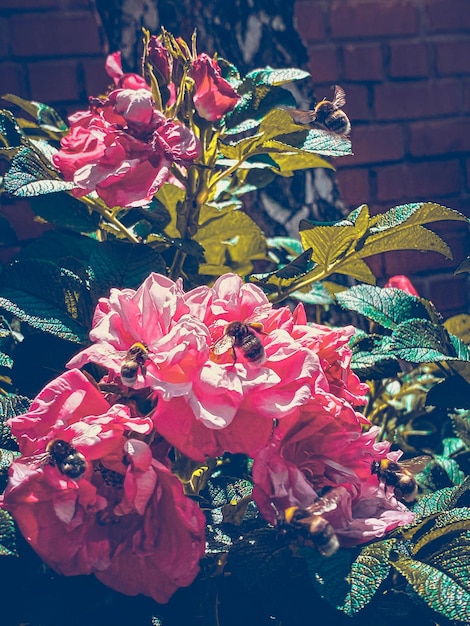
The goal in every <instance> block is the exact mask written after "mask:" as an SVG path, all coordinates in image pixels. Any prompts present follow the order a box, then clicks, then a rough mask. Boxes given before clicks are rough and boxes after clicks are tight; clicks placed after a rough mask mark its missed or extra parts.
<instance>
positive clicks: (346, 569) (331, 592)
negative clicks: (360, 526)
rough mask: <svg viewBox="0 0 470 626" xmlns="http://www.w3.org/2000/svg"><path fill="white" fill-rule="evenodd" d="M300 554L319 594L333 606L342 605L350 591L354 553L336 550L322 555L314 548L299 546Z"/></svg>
mask: <svg viewBox="0 0 470 626" xmlns="http://www.w3.org/2000/svg"><path fill="white" fill-rule="evenodd" d="M298 552H299V554H300V556H302V557H303V558H304V559H305V563H306V565H307V570H308V573H309V576H310V580H311V581H312V583H313V586H314V587H315V590H316V591H317V592H318V593H319V595H320V596H321V597H322V598H324V599H325V600H326V601H327V602H328V603H329V604H330V605H331V606H333V607H334V608H337V607H340V606H342V605H343V603H344V601H345V598H347V597H348V594H349V593H350V585H349V580H348V577H349V574H350V571H351V565H352V563H353V560H354V553H353V552H352V551H349V550H338V552H337V553H336V554H333V555H332V556H329V557H324V556H322V555H321V554H320V553H319V552H318V550H316V549H315V548H307V547H306V548H301V549H299V550H298Z"/></svg>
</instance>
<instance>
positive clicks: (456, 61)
mask: <svg viewBox="0 0 470 626" xmlns="http://www.w3.org/2000/svg"><path fill="white" fill-rule="evenodd" d="M469 11H470V5H469ZM436 55H437V60H436V63H437V71H438V73H439V74H441V75H448V74H470V38H469V39H466V40H461V41H454V40H452V39H446V40H445V41H439V42H437V43H436Z"/></svg>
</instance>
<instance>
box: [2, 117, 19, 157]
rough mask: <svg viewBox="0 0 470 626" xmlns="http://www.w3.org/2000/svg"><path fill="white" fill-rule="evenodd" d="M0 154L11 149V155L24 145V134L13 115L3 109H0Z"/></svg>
mask: <svg viewBox="0 0 470 626" xmlns="http://www.w3.org/2000/svg"><path fill="white" fill-rule="evenodd" d="M2 144H3V147H2V148H0V155H2V156H3V155H4V154H5V155H6V153H5V151H8V154H10V152H9V149H13V152H11V154H12V155H14V154H16V152H17V151H18V149H20V148H21V146H22V145H24V135H23V133H22V131H21V129H20V127H19V126H18V124H17V122H16V120H15V116H14V115H13V113H11V112H10V111H6V110H5V109H2V110H0V146H1V145H2Z"/></svg>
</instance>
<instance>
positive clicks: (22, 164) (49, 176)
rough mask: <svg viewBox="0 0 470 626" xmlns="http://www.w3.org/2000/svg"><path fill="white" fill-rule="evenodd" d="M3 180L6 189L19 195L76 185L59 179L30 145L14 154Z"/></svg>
mask: <svg viewBox="0 0 470 626" xmlns="http://www.w3.org/2000/svg"><path fill="white" fill-rule="evenodd" d="M3 181H4V185H5V190H6V191H7V192H8V193H11V194H13V195H14V196H19V197H31V196H39V195H41V194H46V193H55V192H57V191H64V190H68V189H73V187H74V186H75V184H74V183H73V182H67V181H65V180H60V179H58V178H57V174H55V172H53V170H52V169H49V168H48V167H46V165H45V164H44V163H43V162H42V161H41V160H40V159H39V157H38V155H37V154H36V153H35V152H34V151H33V150H32V149H31V148H29V147H25V148H22V149H21V150H20V151H19V152H18V153H17V154H16V155H15V156H14V158H13V161H12V163H11V167H10V169H9V170H8V172H7V173H6V174H5V177H4V179H3Z"/></svg>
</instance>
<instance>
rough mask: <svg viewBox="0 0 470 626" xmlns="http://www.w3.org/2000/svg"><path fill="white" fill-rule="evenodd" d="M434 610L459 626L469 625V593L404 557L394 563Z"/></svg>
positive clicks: (446, 576)
mask: <svg viewBox="0 0 470 626" xmlns="http://www.w3.org/2000/svg"><path fill="white" fill-rule="evenodd" d="M393 566H394V567H395V569H397V570H398V571H399V572H400V573H401V574H402V575H403V576H404V577H405V578H406V580H407V581H408V583H409V584H410V585H411V586H412V587H413V589H414V590H415V592H416V593H417V594H418V595H419V596H420V598H422V600H424V601H425V602H426V604H428V606H429V607H431V609H433V610H434V611H436V612H437V613H440V614H441V615H444V616H445V617H446V618H447V619H450V620H454V621H455V622H457V623H461V624H468V623H469V621H470V593H469V592H468V591H467V590H466V589H465V588H464V587H463V586H462V585H461V584H459V582H458V581H456V580H454V579H453V578H451V577H450V576H448V575H447V574H445V573H444V572H442V571H439V570H438V569H436V568H434V567H432V566H431V565H428V564H427V563H422V562H420V561H415V560H414V559H411V558H409V557H405V556H401V557H399V558H398V559H397V560H396V561H394V562H393Z"/></svg>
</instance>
